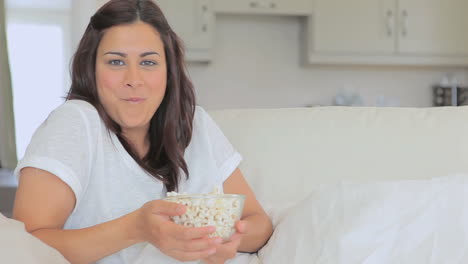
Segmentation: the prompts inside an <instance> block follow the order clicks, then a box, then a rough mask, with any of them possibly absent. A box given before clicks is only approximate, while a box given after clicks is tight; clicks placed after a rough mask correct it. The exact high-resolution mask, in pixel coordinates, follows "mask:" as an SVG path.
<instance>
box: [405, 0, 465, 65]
mask: <svg viewBox="0 0 468 264" xmlns="http://www.w3.org/2000/svg"><path fill="white" fill-rule="evenodd" d="M399 1H400V2H399V7H400V10H399V34H398V35H399V36H398V38H399V42H398V50H399V52H401V53H413V54H421V55H424V54H429V55H454V56H457V55H465V56H466V55H468V34H467V29H468V1H467V0H399Z"/></svg>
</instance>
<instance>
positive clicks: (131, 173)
mask: <svg viewBox="0 0 468 264" xmlns="http://www.w3.org/2000/svg"><path fill="white" fill-rule="evenodd" d="M183 62H184V58H183V50H182V47H181V44H180V41H179V39H178V37H177V36H176V35H175V33H174V32H173V31H172V30H171V28H170V27H169V25H168V23H167V21H166V19H165V18H164V16H163V14H162V12H161V10H160V9H159V8H158V7H157V6H156V5H155V4H154V3H153V2H152V1H151V0H130V1H129V0H113V1H110V2H108V3H107V4H106V5H105V6H103V7H102V8H101V9H100V10H98V11H97V13H96V14H95V15H94V16H93V17H92V18H91V21H90V23H89V25H88V27H87V29H86V32H85V33H84V36H83V38H82V40H81V42H80V45H79V47H78V50H77V52H76V54H75V57H74V60H73V69H72V86H71V89H70V92H69V95H68V98H67V99H68V100H67V101H66V102H65V103H64V104H63V105H62V106H60V107H58V108H57V109H56V110H55V111H53V112H52V113H51V114H50V116H49V117H48V118H47V120H46V121H45V122H44V123H43V124H42V125H41V126H40V127H39V128H38V130H37V131H36V133H35V134H34V136H33V138H32V140H31V143H30V145H29V147H28V149H27V153H26V154H25V157H24V158H23V159H22V160H21V161H20V163H19V165H18V167H17V168H16V171H15V173H16V174H17V175H19V187H18V191H17V196H16V200H15V208H14V213H13V214H14V218H15V219H17V220H20V221H23V222H24V223H25V225H26V229H27V231H28V232H30V233H32V234H33V235H34V236H36V237H38V238H39V239H41V240H42V241H44V242H45V243H47V244H49V245H50V246H52V247H54V248H56V249H58V250H59V251H60V252H61V253H62V254H63V255H64V256H65V257H66V258H67V259H68V260H69V261H70V262H72V263H91V262H96V261H98V262H99V263H134V262H138V261H143V262H144V260H145V258H146V257H148V256H151V261H152V263H172V262H174V261H197V260H203V261H204V262H206V263H224V261H225V260H227V259H230V258H233V257H234V256H235V253H236V252H237V251H243V252H255V251H257V250H258V249H259V248H261V247H262V246H263V245H264V243H265V242H266V241H267V239H268V238H269V236H270V235H271V232H272V227H271V222H270V220H269V219H268V217H267V215H266V214H265V212H264V210H263V209H262V208H261V206H260V204H259V203H258V202H257V200H256V199H255V196H254V194H253V192H252V190H251V189H250V187H249V186H248V184H247V182H246V181H245V180H244V178H243V176H242V173H241V172H240V171H239V169H238V168H237V167H238V165H239V162H240V160H241V158H240V155H239V154H238V153H237V152H236V151H235V150H234V149H233V147H232V146H231V144H230V143H229V142H228V141H227V139H226V138H225V137H224V135H223V134H222V132H221V131H220V130H219V128H218V127H217V126H216V125H215V124H214V122H213V121H212V120H211V118H210V117H209V116H208V115H207V114H206V112H204V111H203V109H201V108H200V107H195V99H194V91H193V87H192V84H191V82H190V80H189V79H188V77H187V75H186V72H185V68H184V63H183ZM217 185H222V187H223V188H224V192H226V193H242V194H245V195H246V202H245V207H244V212H243V216H242V220H241V221H239V222H237V223H236V229H237V232H236V234H234V235H233V237H231V240H230V242H227V243H222V242H221V240H220V238H210V237H208V235H209V234H210V233H212V232H214V227H199V228H188V227H183V226H178V225H176V224H175V223H173V222H171V221H170V220H169V216H174V215H181V214H183V213H184V211H185V208H184V207H183V206H181V205H177V204H173V203H169V202H165V201H162V200H160V198H163V197H165V193H166V192H168V191H179V192H188V193H206V192H209V191H211V190H212V189H213V187H215V186H217Z"/></svg>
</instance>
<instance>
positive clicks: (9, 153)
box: [0, 0, 17, 169]
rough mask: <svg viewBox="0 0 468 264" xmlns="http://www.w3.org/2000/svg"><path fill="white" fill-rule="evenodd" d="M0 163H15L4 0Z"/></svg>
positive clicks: (0, 1)
mask: <svg viewBox="0 0 468 264" xmlns="http://www.w3.org/2000/svg"><path fill="white" fill-rule="evenodd" d="M0 163H1V165H2V167H4V168H8V169H14V168H15V167H16V163H17V156H16V141H15V119H14V115H13V91H12V85H11V75H10V67H9V62H8V52H7V40H6V13H5V0H0Z"/></svg>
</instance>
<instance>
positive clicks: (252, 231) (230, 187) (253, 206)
mask: <svg viewBox="0 0 468 264" xmlns="http://www.w3.org/2000/svg"><path fill="white" fill-rule="evenodd" d="M223 189H224V192H225V193H238V194H244V195H245V196H246V198H245V203H244V212H243V214H242V218H241V219H242V220H243V222H244V224H245V226H244V232H243V233H244V234H243V235H242V240H241V243H240V246H239V248H238V250H239V251H242V252H256V251H258V250H259V249H260V248H261V247H262V246H263V245H265V243H266V242H267V241H268V239H269V238H270V236H271V234H272V232H273V227H272V223H271V220H270V218H269V217H268V215H267V214H266V213H265V211H264V210H263V208H262V206H261V205H260V203H259V202H258V201H257V199H256V198H255V194H254V193H253V191H252V189H251V188H250V187H249V184H248V183H247V181H246V180H245V179H244V176H243V175H242V172H241V171H240V169H236V170H235V171H234V172H233V173H232V174H231V176H229V178H228V179H227V180H226V181H225V182H224V184H223Z"/></svg>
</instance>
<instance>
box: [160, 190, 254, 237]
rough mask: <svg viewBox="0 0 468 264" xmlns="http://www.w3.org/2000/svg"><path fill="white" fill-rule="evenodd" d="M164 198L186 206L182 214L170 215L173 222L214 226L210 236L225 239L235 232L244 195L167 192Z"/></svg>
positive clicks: (191, 225) (190, 225)
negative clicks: (214, 228) (214, 229)
mask: <svg viewBox="0 0 468 264" xmlns="http://www.w3.org/2000/svg"><path fill="white" fill-rule="evenodd" d="M164 200H166V201H169V202H174V203H178V204H183V205H185V207H186V208H187V210H186V211H185V213H184V214H183V215H180V216H171V219H172V221H174V223H176V224H178V225H183V226H187V227H203V226H214V227H216V231H215V232H214V233H212V234H210V237H221V238H222V239H223V241H227V240H229V238H230V237H231V236H232V235H233V234H234V233H235V232H236V227H235V224H236V222H237V221H238V220H240V218H241V216H242V210H243V209H244V201H245V195H242V194H223V193H222V192H219V191H215V192H213V193H208V194H186V193H183V194H179V193H176V192H169V193H167V197H166V198H164Z"/></svg>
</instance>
